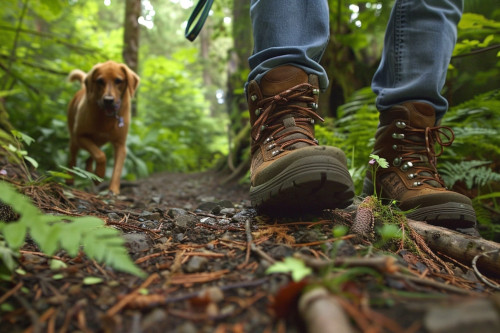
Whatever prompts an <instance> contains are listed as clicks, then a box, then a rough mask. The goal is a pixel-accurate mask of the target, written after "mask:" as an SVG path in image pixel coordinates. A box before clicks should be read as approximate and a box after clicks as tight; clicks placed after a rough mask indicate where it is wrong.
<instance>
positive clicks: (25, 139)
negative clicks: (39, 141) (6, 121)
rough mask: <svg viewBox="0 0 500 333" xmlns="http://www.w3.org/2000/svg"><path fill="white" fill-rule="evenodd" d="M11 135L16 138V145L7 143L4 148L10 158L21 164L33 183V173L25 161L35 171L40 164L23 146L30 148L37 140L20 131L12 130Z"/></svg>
mask: <svg viewBox="0 0 500 333" xmlns="http://www.w3.org/2000/svg"><path fill="white" fill-rule="evenodd" d="M11 133H12V136H13V138H14V144H12V143H5V144H3V145H2V147H3V148H4V149H5V151H6V152H7V154H8V155H10V157H13V158H14V160H15V161H16V162H17V163H19V165H20V166H21V168H22V170H23V172H24V173H25V175H26V177H27V178H28V179H29V181H32V178H31V172H30V171H29V168H28V165H27V164H26V162H25V161H28V162H29V163H30V164H31V165H32V166H33V167H34V168H35V169H36V168H38V162H37V161H36V160H35V159H34V158H32V157H30V156H28V152H27V151H26V150H25V149H23V144H26V145H27V146H29V145H30V144H31V143H33V141H35V139H33V138H32V137H30V136H29V135H27V134H24V133H22V132H20V131H16V130H11Z"/></svg>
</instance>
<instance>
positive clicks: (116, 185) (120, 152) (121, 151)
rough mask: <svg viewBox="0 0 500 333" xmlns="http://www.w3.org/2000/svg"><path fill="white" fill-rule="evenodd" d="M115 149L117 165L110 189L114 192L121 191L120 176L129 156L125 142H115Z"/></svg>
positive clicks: (114, 168)
mask: <svg viewBox="0 0 500 333" xmlns="http://www.w3.org/2000/svg"><path fill="white" fill-rule="evenodd" d="M113 146H114V150H115V165H114V167H113V175H112V176H111V182H110V184H109V190H110V191H111V192H113V193H114V194H119V193H120V178H121V176H122V170H123V164H124V163H125V157H126V156H127V147H126V146H125V142H116V143H113Z"/></svg>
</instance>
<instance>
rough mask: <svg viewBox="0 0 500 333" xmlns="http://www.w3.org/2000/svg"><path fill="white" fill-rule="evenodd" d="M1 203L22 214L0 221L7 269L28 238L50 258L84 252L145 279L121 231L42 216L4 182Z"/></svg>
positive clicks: (90, 220) (0, 248)
mask: <svg viewBox="0 0 500 333" xmlns="http://www.w3.org/2000/svg"><path fill="white" fill-rule="evenodd" d="M0 200H1V201H2V202H4V203H5V204H7V205H9V206H11V207H12V208H13V209H14V210H15V211H16V212H17V213H18V214H20V218H19V219H18V220H17V221H13V222H4V221H0V236H1V237H2V238H3V240H2V239H0V253H1V254H2V257H1V259H2V263H3V265H4V266H5V267H6V268H7V269H8V270H10V271H12V270H13V269H14V262H15V261H14V260H13V257H14V255H13V253H14V252H17V251H18V250H19V249H20V248H21V246H22V245H23V244H24V242H25V239H26V237H27V236H28V235H29V236H30V237H31V238H32V239H33V240H34V241H35V242H36V244H37V245H38V246H39V247H40V249H41V250H42V251H43V252H44V253H46V254H47V255H52V254H54V253H55V252H56V251H57V250H59V249H62V250H65V251H66V252H67V253H68V255H70V256H72V257H74V256H76V255H77V254H78V253H79V251H80V249H82V251H83V252H84V253H85V254H86V255H87V256H88V257H89V258H92V259H95V260H97V261H99V262H103V263H106V264H108V265H110V266H111V267H113V268H115V269H117V270H120V271H123V272H127V273H131V274H134V275H137V276H140V277H143V276H144V273H143V272H142V271H141V270H140V269H139V268H138V267H137V266H135V265H134V263H133V262H132V260H131V259H130V257H129V256H128V252H127V250H126V248H125V246H124V240H123V238H121V237H120V234H119V231H118V230H116V229H113V228H108V227H106V226H105V224H104V221H102V220H101V219H99V218H96V217H91V216H86V217H70V216H53V215H48V214H43V213H42V212H40V211H39V210H38V208H37V207H35V206H34V205H33V204H32V203H31V202H30V201H29V199H28V198H27V197H25V196H23V195H21V194H19V193H17V192H16V191H15V190H14V188H12V187H11V186H10V185H8V184H7V183H5V182H0ZM2 242H3V243H2ZM5 244H6V245H7V246H5ZM9 249H10V250H9Z"/></svg>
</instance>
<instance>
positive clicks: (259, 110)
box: [255, 108, 262, 117]
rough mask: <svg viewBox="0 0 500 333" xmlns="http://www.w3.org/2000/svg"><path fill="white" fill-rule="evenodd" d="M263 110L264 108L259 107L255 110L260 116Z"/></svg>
mask: <svg viewBox="0 0 500 333" xmlns="http://www.w3.org/2000/svg"><path fill="white" fill-rule="evenodd" d="M261 112H262V109H261V108H258V109H256V110H255V115H256V116H257V117H258V116H260V113H261Z"/></svg>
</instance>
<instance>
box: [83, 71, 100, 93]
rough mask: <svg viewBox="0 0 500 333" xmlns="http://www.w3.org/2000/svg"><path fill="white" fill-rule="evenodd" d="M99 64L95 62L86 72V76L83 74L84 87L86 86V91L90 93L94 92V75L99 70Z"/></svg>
mask: <svg viewBox="0 0 500 333" xmlns="http://www.w3.org/2000/svg"><path fill="white" fill-rule="evenodd" d="M100 66H101V64H97V65H95V66H94V67H92V69H91V70H90V72H88V73H87V76H85V81H84V83H85V88H87V93H88V94H92V93H93V92H94V88H95V87H94V77H95V76H96V75H97V73H98V72H99V67H100Z"/></svg>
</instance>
